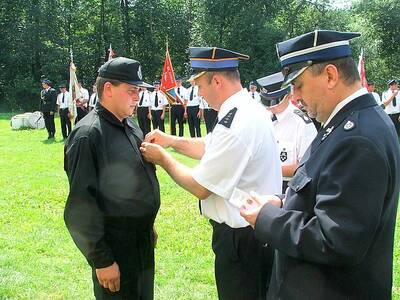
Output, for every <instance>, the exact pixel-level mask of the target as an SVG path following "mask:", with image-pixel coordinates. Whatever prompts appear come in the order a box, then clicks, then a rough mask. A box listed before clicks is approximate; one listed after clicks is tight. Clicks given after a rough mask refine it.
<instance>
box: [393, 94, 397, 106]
mask: <svg viewBox="0 0 400 300" xmlns="http://www.w3.org/2000/svg"><path fill="white" fill-rule="evenodd" d="M392 104H393V106H396V104H397V101H396V96H394V98H393V101H392Z"/></svg>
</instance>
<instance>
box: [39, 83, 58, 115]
mask: <svg viewBox="0 0 400 300" xmlns="http://www.w3.org/2000/svg"><path fill="white" fill-rule="evenodd" d="M41 93H42V99H41V102H40V110H41V111H42V112H50V111H52V112H55V111H56V104H57V92H56V90H55V89H53V88H49V89H48V90H47V91H46V90H42V92H41Z"/></svg>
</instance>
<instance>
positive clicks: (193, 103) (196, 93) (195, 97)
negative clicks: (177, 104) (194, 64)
mask: <svg viewBox="0 0 400 300" xmlns="http://www.w3.org/2000/svg"><path fill="white" fill-rule="evenodd" d="M192 90H193V97H192V100H190V98H191V97H190V95H191V93H192ZM185 99H186V101H187V106H199V105H200V101H201V99H200V97H199V87H198V86H197V85H195V86H191V87H190V88H188V89H187V91H186V98H185Z"/></svg>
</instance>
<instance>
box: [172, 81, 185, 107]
mask: <svg viewBox="0 0 400 300" xmlns="http://www.w3.org/2000/svg"><path fill="white" fill-rule="evenodd" d="M178 89H179V91H178ZM175 94H177V95H179V97H180V98H181V100H182V102H185V99H186V94H187V89H186V88H185V87H184V86H182V85H181V86H180V87H176V88H175ZM182 104H183V103H182Z"/></svg>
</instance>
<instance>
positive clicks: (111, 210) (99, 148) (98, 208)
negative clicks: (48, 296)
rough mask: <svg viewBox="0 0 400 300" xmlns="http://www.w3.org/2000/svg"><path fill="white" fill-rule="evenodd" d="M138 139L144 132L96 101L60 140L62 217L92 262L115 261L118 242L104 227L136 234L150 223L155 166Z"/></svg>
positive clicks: (156, 195) (155, 204) (155, 201)
mask: <svg viewBox="0 0 400 300" xmlns="http://www.w3.org/2000/svg"><path fill="white" fill-rule="evenodd" d="M142 140H143V134H142V132H141V130H140V129H139V127H138V126H137V125H136V124H135V123H133V122H132V120H130V119H125V120H124V121H123V122H120V121H119V120H118V119H117V118H116V117H115V116H114V115H113V114H112V113H111V112H109V111H108V110H106V109H105V108H104V107H103V106H101V104H100V103H97V104H96V107H95V109H94V110H92V111H91V112H90V113H89V114H88V115H87V116H86V117H85V118H84V119H82V120H81V121H79V123H78V125H77V126H76V127H75V128H74V130H73V131H72V132H71V135H70V136H69V138H68V140H67V143H66V145H65V162H64V168H65V171H66V172H67V175H68V180H69V184H70V192H69V195H68V199H67V203H66V207H65V212H64V219H65V223H66V225H67V228H68V230H69V232H70V234H71V236H72V238H73V240H74V242H75V244H76V245H77V246H78V248H79V249H80V250H81V252H82V253H83V254H84V256H85V257H86V259H87V260H88V262H89V264H90V265H91V266H92V267H95V268H102V267H106V266H109V265H111V264H112V263H113V262H114V261H116V258H115V257H114V255H115V247H119V245H118V243H117V242H116V241H113V236H111V238H110V237H107V236H106V233H109V232H111V231H110V230H108V228H111V227H113V230H114V229H115V228H117V229H118V231H119V230H120V229H122V230H124V229H125V228H126V231H127V232H130V233H132V232H133V231H135V230H136V231H137V232H138V234H139V233H140V231H146V232H150V231H151V228H152V226H153V223H154V219H155V217H156V214H157V211H158V208H159V206H160V189H159V184H158V180H157V177H156V173H155V167H154V165H153V164H150V163H147V162H146V161H144V160H143V158H142V156H141V153H140V151H139V145H140V143H141V142H142ZM112 234H114V233H112ZM132 234H133V233H132ZM133 238H135V237H134V236H132V235H130V236H126V238H125V242H130V243H133V244H134V243H139V242H138V241H133V240H131V241H128V240H130V239H133ZM123 240H124V239H123V238H122V242H123ZM115 243H116V245H110V244H115ZM121 246H122V245H121ZM126 255H129V253H126ZM133 255H134V254H133ZM140 255H142V254H140ZM138 256H139V254H138Z"/></svg>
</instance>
